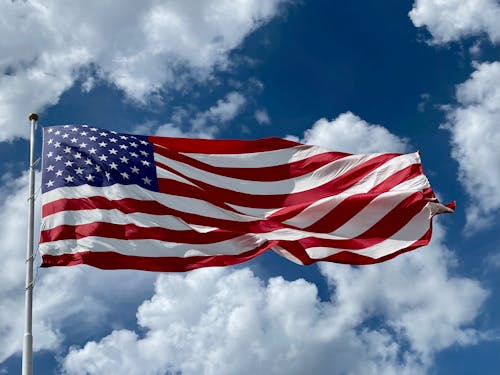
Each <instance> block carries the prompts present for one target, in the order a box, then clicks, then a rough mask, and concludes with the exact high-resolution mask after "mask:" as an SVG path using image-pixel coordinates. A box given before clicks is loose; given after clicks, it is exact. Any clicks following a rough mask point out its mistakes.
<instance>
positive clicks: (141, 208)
mask: <svg viewBox="0 0 500 375" xmlns="http://www.w3.org/2000/svg"><path fill="white" fill-rule="evenodd" d="M92 209H102V210H112V209H116V210H119V211H121V212H123V213H124V214H130V213H145V214H152V215H172V216H175V217H178V218H181V219H182V220H184V221H186V222H188V223H190V224H197V225H204V226H209V227H216V228H225V229H226V230H230V231H233V232H240V233H248V232H250V233H257V232H260V233H263V232H270V231H273V230H277V229H281V228H289V226H288V225H285V224H282V223H280V222H277V221H274V220H273V221H270V220H255V221H251V222H238V221H232V220H224V219H216V218H211V217H207V216H203V215H197V214H191V213H187V212H183V211H178V210H174V209H172V208H170V207H167V206H164V205H162V204H161V203H159V202H156V201H141V200H137V199H130V198H127V199H119V200H110V199H107V198H104V197H89V198H72V199H59V200H57V201H54V202H50V203H47V204H45V205H43V206H42V217H46V216H48V215H52V214H55V213H57V212H62V211H78V210H92Z"/></svg>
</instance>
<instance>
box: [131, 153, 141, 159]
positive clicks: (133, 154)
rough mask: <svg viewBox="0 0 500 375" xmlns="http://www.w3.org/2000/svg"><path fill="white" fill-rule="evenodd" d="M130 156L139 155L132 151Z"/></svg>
mask: <svg viewBox="0 0 500 375" xmlns="http://www.w3.org/2000/svg"><path fill="white" fill-rule="evenodd" d="M130 156H133V157H134V158H137V157H138V156H139V155H137V154H136V153H135V152H131V153H130Z"/></svg>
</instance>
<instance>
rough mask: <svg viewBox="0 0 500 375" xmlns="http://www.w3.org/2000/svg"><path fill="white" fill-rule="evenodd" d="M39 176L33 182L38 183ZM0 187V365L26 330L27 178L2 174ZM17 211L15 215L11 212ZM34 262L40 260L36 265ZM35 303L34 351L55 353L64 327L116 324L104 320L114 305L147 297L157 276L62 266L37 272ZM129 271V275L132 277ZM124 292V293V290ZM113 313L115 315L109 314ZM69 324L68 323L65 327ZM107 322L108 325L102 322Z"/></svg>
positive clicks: (13, 350)
mask: <svg viewBox="0 0 500 375" xmlns="http://www.w3.org/2000/svg"><path fill="white" fill-rule="evenodd" d="M39 177H40V176H39V175H38V174H37V176H36V180H37V181H40V178H39ZM1 180H2V181H3V182H4V184H3V185H2V186H1V187H0V197H1V200H0V220H1V222H2V223H3V224H2V226H0V238H2V246H1V247H0V258H1V259H2V264H3V268H2V269H3V271H2V272H1V273H0V300H1V301H2V303H1V304H0V332H2V334H1V335H0V363H1V362H3V361H4V360H5V359H6V358H8V357H9V356H11V355H13V354H14V353H16V352H20V351H21V345H22V338H23V335H24V334H23V330H24V325H23V324H24V317H23V311H24V275H25V254H26V242H25V239H26V231H27V225H28V220H27V215H28V213H27V211H28V203H27V194H28V189H27V183H28V178H27V174H24V175H23V176H21V177H19V178H12V176H7V175H4V176H2V178H1ZM35 209H36V213H35V218H36V222H35V235H36V236H37V235H38V233H37V232H38V228H39V227H40V221H39V217H40V205H39V200H38V201H37V204H36V205H35ZM13 213H15V214H13ZM37 263H38V262H37ZM35 273H38V275H39V277H38V279H37V280H36V281H37V282H36V285H35V289H34V293H33V294H34V301H33V336H34V350H35V351H38V350H42V349H47V350H57V349H58V348H59V345H60V344H61V342H62V340H63V339H64V337H65V335H66V334H67V330H68V329H74V330H82V331H84V330H85V329H89V330H91V329H96V327H99V326H102V325H103V324H104V325H106V324H108V329H112V328H113V327H115V326H116V325H119V324H120V320H119V319H117V318H116V317H115V320H114V322H110V321H109V320H108V319H107V318H108V317H109V315H110V314H111V313H112V311H111V309H112V307H111V306H110V303H109V295H113V296H114V297H113V304H114V305H120V304H123V303H124V302H125V301H127V300H131V299H132V300H133V299H134V298H135V299H137V298H138V299H139V301H140V300H141V298H142V299H143V298H144V297H145V296H146V295H147V294H149V293H148V292H149V289H150V288H151V283H152V280H153V279H154V277H155V275H154V274H151V273H145V272H137V271H115V272H110V271H100V270H97V269H92V268H90V267H85V266H83V267H66V268H50V269H43V270H37V269H36V267H35ZM132 273H133V275H132ZM123 289H124V290H127V293H125V294H124V293H122V290H123ZM113 315H114V314H113ZM69 321H71V323H70V324H67V323H68V322H69ZM105 322H109V323H105Z"/></svg>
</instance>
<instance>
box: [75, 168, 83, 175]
mask: <svg viewBox="0 0 500 375" xmlns="http://www.w3.org/2000/svg"><path fill="white" fill-rule="evenodd" d="M75 173H76V174H82V173H83V168H80V167H78V168H76V169H75Z"/></svg>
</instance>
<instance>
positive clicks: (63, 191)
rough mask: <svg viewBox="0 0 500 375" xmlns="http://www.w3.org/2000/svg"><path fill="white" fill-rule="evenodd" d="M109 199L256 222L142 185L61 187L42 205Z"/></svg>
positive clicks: (225, 218)
mask: <svg viewBox="0 0 500 375" xmlns="http://www.w3.org/2000/svg"><path fill="white" fill-rule="evenodd" d="M96 196H97V197H99V196H100V197H105V198H108V199H110V200H120V199H125V198H132V199H138V200H145V201H157V202H159V203H161V204H163V205H165V206H167V207H170V208H173V209H175V210H178V211H182V212H186V213H192V214H197V215H202V216H205V217H211V218H216V219H224V220H233V221H243V222H244V221H254V220H255V219H256V218H253V217H251V216H247V215H243V214H238V213H235V212H232V211H228V210H225V209H223V208H220V207H217V206H215V205H213V204H211V203H209V202H206V201H203V200H201V199H195V198H189V197H180V196H176V195H170V194H163V193H157V192H154V191H151V190H147V189H144V188H142V187H140V186H138V185H120V184H114V185H111V186H103V187H96V186H89V185H86V184H85V185H80V186H71V187H60V188H57V189H54V190H50V191H48V192H46V193H43V194H42V205H44V204H47V203H49V202H53V201H56V200H59V199H64V198H69V199H71V198H86V197H96Z"/></svg>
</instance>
